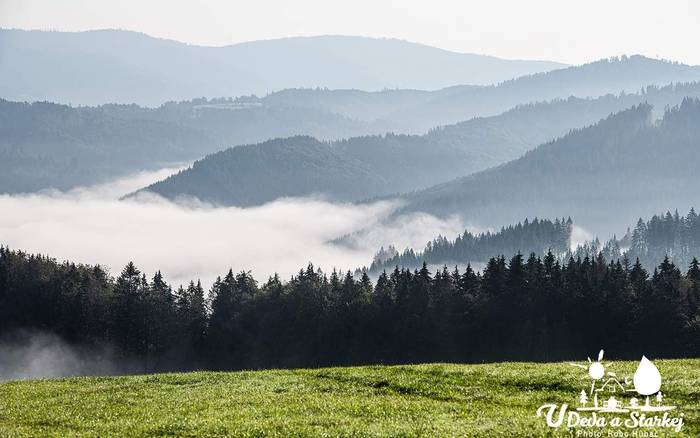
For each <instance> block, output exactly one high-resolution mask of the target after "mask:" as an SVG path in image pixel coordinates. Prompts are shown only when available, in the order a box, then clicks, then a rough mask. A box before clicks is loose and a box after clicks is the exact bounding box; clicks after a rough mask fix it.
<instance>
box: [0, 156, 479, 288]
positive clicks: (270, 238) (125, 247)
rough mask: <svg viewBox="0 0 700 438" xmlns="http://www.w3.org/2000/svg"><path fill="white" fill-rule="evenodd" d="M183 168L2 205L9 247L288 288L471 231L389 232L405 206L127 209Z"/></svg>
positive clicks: (317, 203)
mask: <svg viewBox="0 0 700 438" xmlns="http://www.w3.org/2000/svg"><path fill="white" fill-rule="evenodd" d="M179 168H181V166H179V165H178V166H174V167H168V168H165V169H162V170H159V171H155V172H141V173H137V174H134V175H131V176H129V177H125V178H121V179H118V180H115V181H113V182H111V183H109V184H101V185H96V186H90V187H81V188H76V189H73V190H70V191H67V192H61V191H43V192H40V193H32V194H23V195H0V211H2V212H3V214H2V215H0V242H2V243H3V245H6V246H8V247H10V248H12V249H21V250H23V251H27V252H30V253H39V254H47V255H49V256H51V257H54V258H57V259H58V260H70V261H74V262H81V263H86V264H100V265H102V266H104V267H107V268H108V269H109V271H110V272H111V274H112V275H118V274H119V272H120V271H121V270H122V268H123V267H124V265H125V264H126V263H127V262H129V261H133V262H134V263H135V264H136V265H137V266H138V267H139V268H140V269H141V270H142V271H144V272H145V273H147V274H148V275H152V274H153V273H154V272H155V271H156V270H161V271H162V273H163V275H164V276H165V278H166V280H167V281H169V282H170V283H172V284H174V285H179V284H186V283H188V282H189V281H190V280H195V281H196V280H197V279H201V280H202V282H203V284H205V285H209V284H211V282H212V281H213V280H214V279H215V278H216V277H217V276H219V275H223V274H225V273H226V272H227V271H228V269H229V268H232V269H233V270H234V272H236V271H241V270H246V271H249V270H250V271H252V273H253V275H254V276H255V277H256V278H257V279H258V280H259V281H264V280H266V279H267V277H268V276H270V275H272V274H274V273H275V272H276V273H278V274H280V275H281V276H282V278H288V277H289V276H291V275H293V274H295V273H296V272H298V270H299V269H301V268H303V267H305V266H306V265H307V264H308V263H310V262H311V263H313V264H314V265H315V266H318V267H320V268H322V269H323V270H324V271H326V272H330V271H331V270H333V269H334V268H336V269H339V270H354V269H355V268H357V267H361V266H364V265H366V264H367V263H369V262H370V261H371V259H372V256H373V255H374V253H375V252H376V250H377V249H378V248H379V247H380V246H382V245H384V246H387V245H389V244H393V245H395V246H396V247H397V248H402V249H403V248H405V247H422V246H423V245H424V244H425V243H426V242H427V241H428V240H430V239H432V238H433V237H435V235H437V234H442V235H447V236H453V235H457V234H459V233H461V232H463V231H464V229H465V225H464V224H463V223H462V221H461V220H459V219H458V218H456V217H451V218H447V219H444V220H443V219H437V218H435V217H433V216H431V215H428V214H425V213H415V214H409V215H405V216H401V217H400V218H399V219H397V220H392V222H391V223H389V222H388V221H387V219H388V218H389V217H390V216H391V214H392V212H393V211H394V210H395V209H396V208H397V207H398V206H399V204H398V203H396V202H389V201H381V202H375V203H371V204H363V205H353V204H341V203H331V202H327V201H325V200H324V199H322V198H314V197H308V198H286V199H278V200H276V201H274V202H270V203H268V204H265V205H262V206H259V207H252V208H236V207H226V208H216V207H213V206H211V205H208V204H206V203H202V202H199V201H197V200H196V199H193V198H181V199H178V200H176V201H169V200H166V199H164V198H161V197H159V196H157V195H152V194H148V193H145V194H139V196H137V197H135V198H129V199H125V200H120V198H121V197H122V196H123V195H125V194H128V193H131V192H133V191H134V190H135V189H137V188H139V187H143V186H144V185H145V184H147V183H148V182H149V181H154V180H157V179H160V178H162V177H163V176H164V175H165V174H169V173H172V172H173V171H175V170H177V169H179ZM343 236H345V238H343V239H340V241H339V240H338V239H339V238H342V237H343Z"/></svg>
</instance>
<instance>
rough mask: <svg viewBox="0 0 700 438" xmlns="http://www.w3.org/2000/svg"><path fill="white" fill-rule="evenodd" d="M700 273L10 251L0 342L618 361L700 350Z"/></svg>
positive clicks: (220, 357) (598, 265)
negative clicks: (200, 275)
mask: <svg viewBox="0 0 700 438" xmlns="http://www.w3.org/2000/svg"><path fill="white" fill-rule="evenodd" d="M699 305H700V263H698V261H697V259H692V261H691V263H690V264H689V266H676V265H674V264H673V263H672V262H670V261H669V260H668V259H664V261H663V262H662V263H661V264H660V265H659V266H657V267H656V268H655V269H654V270H653V272H648V271H647V270H645V269H644V267H643V266H642V265H641V263H640V262H639V261H634V262H632V261H630V260H629V259H627V258H623V259H618V260H609V261H608V260H606V259H605V258H604V257H603V255H602V254H598V255H597V256H595V257H584V258H582V259H581V258H576V259H574V258H570V259H569V260H567V261H566V262H564V263H560V262H559V261H558V260H557V257H556V256H555V255H554V254H552V253H551V252H549V253H547V254H546V255H544V256H543V257H540V256H537V255H535V254H532V255H530V256H523V255H522V254H519V253H518V254H515V255H512V256H510V257H509V258H505V257H504V256H498V257H493V258H491V259H490V260H489V261H488V263H487V264H486V267H485V268H484V269H483V271H482V272H475V271H474V270H473V269H472V268H471V267H467V268H466V269H464V270H461V271H460V270H459V269H457V268H455V269H449V268H447V267H446V266H445V267H443V268H442V269H438V270H437V271H435V272H431V271H430V270H428V269H427V267H426V265H425V264H424V265H423V267H422V268H421V269H415V270H410V269H399V268H395V269H394V270H393V271H389V272H386V271H384V272H382V273H381V274H380V275H379V277H378V279H377V280H376V282H372V281H371V280H370V277H369V275H368V274H367V272H363V273H362V274H361V275H359V276H353V275H352V274H351V273H350V272H347V273H345V274H343V273H340V272H336V271H333V272H331V273H330V275H328V274H325V273H323V272H321V271H320V270H318V269H315V268H314V266H313V265H311V264H309V265H308V266H307V267H306V268H304V269H301V270H300V271H299V272H298V274H296V275H294V276H292V277H291V278H290V279H289V280H287V281H282V280H281V279H280V277H279V276H278V275H273V276H271V277H270V278H269V279H268V280H267V281H265V282H264V283H259V282H257V281H256V280H255V279H254V277H253V276H252V274H251V273H250V272H248V271H240V272H238V273H234V271H233V270H229V271H228V273H226V274H225V275H223V276H222V277H220V278H218V279H217V280H216V281H215V282H214V284H213V285H212V287H211V288H210V290H209V291H208V293H207V292H206V291H205V290H204V287H203V286H202V285H201V283H199V282H194V281H193V282H191V283H190V284H189V285H187V286H186V287H182V286H180V287H176V288H174V287H172V286H171V285H169V284H168V283H167V282H166V280H165V279H164V278H163V276H162V275H161V273H160V272H156V273H155V274H154V275H153V276H152V277H150V278H148V277H147V276H146V275H145V273H142V272H141V271H139V269H138V268H137V267H136V266H135V265H134V264H133V263H129V264H127V265H126V267H125V268H124V269H123V271H122V272H121V273H120V274H119V275H118V276H117V277H116V278H113V277H112V276H110V275H109V274H108V273H107V272H106V271H105V270H104V269H103V268H101V267H99V266H88V265H77V264H74V263H69V262H60V263H59V262H57V261H56V260H53V259H51V258H49V257H46V256H40V255H30V254H26V253H23V252H21V251H15V250H11V249H9V248H6V247H3V248H2V249H1V250H0V333H3V334H4V337H9V336H12V334H13V333H16V332H18V331H21V330H25V331H26V330H35V331H40V332H44V333H52V334H55V335H57V336H60V337H61V338H62V339H63V340H65V341H66V342H67V343H69V344H70V345H80V346H83V347H85V346H87V347H90V346H95V347H98V346H105V345H109V346H110V347H112V348H114V349H115V350H116V351H117V354H118V355H119V357H120V358H122V359H124V360H129V361H132V362H133V361H137V362H138V363H140V364H141V365H140V366H141V369H140V370H139V371H140V372H151V371H159V370H185V369H241V368H246V369H249V368H271V367H275V368H276V367H318V366H328V365H350V364H365V363H386V364H390V363H420V362H481V361H502V360H534V361H556V360H565V359H570V358H573V357H576V356H577V355H580V352H581V351H594V350H597V349H600V348H601V347H602V348H605V349H606V350H607V349H609V350H610V351H615V352H616V356H617V357H618V358H638V357H639V356H640V355H641V354H646V355H649V356H653V357H696V356H698V355H699V354H700V312H699V310H698V306H699Z"/></svg>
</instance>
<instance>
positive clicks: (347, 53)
mask: <svg viewBox="0 0 700 438" xmlns="http://www.w3.org/2000/svg"><path fill="white" fill-rule="evenodd" d="M561 67H564V65H563V64H560V63H556V62H549V61H519V60H503V59H499V58H495V57H491V56H484V55H473V54H464V53H456V52H450V51H447V50H442V49H437V48H434V47H430V46H426V45H422V44H416V43H410V42H406V41H400V40H395V39H375V38H365V37H353V36H317V37H296V38H284V39H277V40H266V41H253V42H247V43H241V44H235V45H231V46H225V47H201V46H193V45H188V44H183V43H179V42H176V41H171V40H164V39H159V38H153V37H150V36H147V35H145V34H142V33H136V32H129V31H123V30H98V31H88V32H53V31H52V32H46V31H24V30H9V29H3V30H0V96H2V97H4V98H6V99H10V100H19V101H35V100H49V101H55V102H61V103H72V104H81V105H98V104H102V103H107V102H112V103H137V104H141V105H149V106H154V105H159V104H161V103H163V102H165V101H168V100H182V99H191V98H194V97H200V96H206V97H219V96H238V95H247V94H258V95H260V94H267V93H270V92H272V91H276V90H282V89H286V88H298V87H322V88H324V87H327V88H333V89H343V88H347V89H363V90H382V89H384V88H409V89H427V90H434V89H440V88H444V87H448V86H452V85H457V84H474V85H488V84H495V83H498V82H501V81H505V80H508V79H512V78H515V77H519V76H522V75H526V74H531V73H538V72H543V71H549V70H553V69H556V68H561Z"/></svg>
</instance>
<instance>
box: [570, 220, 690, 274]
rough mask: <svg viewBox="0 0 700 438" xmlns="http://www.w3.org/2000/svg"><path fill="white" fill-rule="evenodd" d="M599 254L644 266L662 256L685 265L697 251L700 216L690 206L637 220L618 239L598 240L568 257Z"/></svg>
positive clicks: (647, 266)
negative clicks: (681, 213)
mask: <svg viewBox="0 0 700 438" xmlns="http://www.w3.org/2000/svg"><path fill="white" fill-rule="evenodd" d="M599 252H602V253H603V256H605V257H606V258H607V259H617V258H620V257H623V256H625V257H627V258H628V259H630V260H635V259H639V261H640V262H641V263H642V265H643V266H644V267H645V268H647V269H653V268H654V266H656V265H657V264H658V263H659V262H660V261H661V260H663V259H664V257H668V258H669V260H671V261H672V262H674V263H675V264H677V265H678V266H688V265H689V264H690V263H691V262H692V260H693V258H694V257H696V256H697V255H698V254H700V215H698V214H697V213H696V212H695V209H694V208H691V209H690V211H689V212H688V214H687V215H685V216H681V215H680V214H679V213H678V210H676V211H675V212H674V213H671V212H670V211H667V212H666V213H665V214H658V215H654V216H652V218H651V219H649V220H647V221H644V220H643V219H641V218H640V219H639V220H638V221H637V225H636V226H635V227H634V228H633V229H628V230H627V233H626V234H625V235H624V236H623V237H622V238H621V239H619V238H617V237H613V238H612V239H610V240H608V241H607V242H605V243H601V242H600V241H599V240H597V239H596V240H593V241H590V242H586V243H585V244H584V245H581V246H579V247H578V248H577V249H576V250H575V251H574V252H573V254H571V256H573V257H586V256H591V255H595V254H597V253H599Z"/></svg>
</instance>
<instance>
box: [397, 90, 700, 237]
mask: <svg viewBox="0 0 700 438" xmlns="http://www.w3.org/2000/svg"><path fill="white" fill-rule="evenodd" d="M698 168H700V101H699V100H697V99H684V100H683V102H682V103H681V105H679V106H677V107H675V108H673V109H670V110H668V111H666V112H665V114H664V116H663V118H662V119H661V120H658V121H654V120H653V117H652V108H651V106H650V105H648V104H640V105H637V106H635V107H633V108H631V109H628V110H625V111H622V112H620V113H617V114H615V115H613V116H610V117H608V118H606V119H604V120H602V121H600V122H599V123H597V124H595V125H593V126H590V127H588V128H584V129H581V130H576V131H574V132H571V133H570V134H568V135H566V136H564V137H563V138H560V139H557V140H555V141H551V142H549V143H546V144H543V145H541V146H539V147H537V148H536V149H534V150H532V151H530V152H528V153H527V154H525V155H524V156H523V157H521V158H519V159H517V160H514V161H511V162H508V163H506V164H503V165H501V166H498V167H495V168H492V169H488V170H485V171H482V172H479V173H476V174H473V175H469V176H466V177H462V178H459V179H456V180H453V181H450V182H447V183H444V184H440V185H437V186H434V187H431V188H428V189H425V190H422V191H418V192H415V193H411V194H407V195H404V196H401V197H400V198H401V199H402V200H403V201H404V203H405V206H404V208H403V209H402V211H401V212H408V211H423V212H428V213H431V214H436V215H439V216H448V215H454V214H458V215H461V216H462V217H463V218H464V219H465V220H466V221H469V222H470V223H473V224H488V225H489V226H499V225H505V224H507V223H509V222H514V221H515V220H517V218H518V217H522V216H523V215H525V214H527V215H530V216H537V217H557V216H559V217H561V216H563V215H566V216H571V217H572V218H573V219H574V221H575V222H576V223H577V224H578V225H580V226H583V227H584V228H586V229H588V230H590V231H593V232H595V233H597V234H599V235H606V234H612V233H613V232H617V233H620V232H622V231H624V229H625V227H626V226H627V225H628V224H630V223H634V222H635V221H636V219H637V218H639V217H645V216H650V215H651V214H653V213H655V212H657V211H660V210H669V209H673V208H675V207H676V206H678V205H693V204H695V203H697V193H698V190H699V189H700V180H699V179H698V178H697V169H698Z"/></svg>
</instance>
